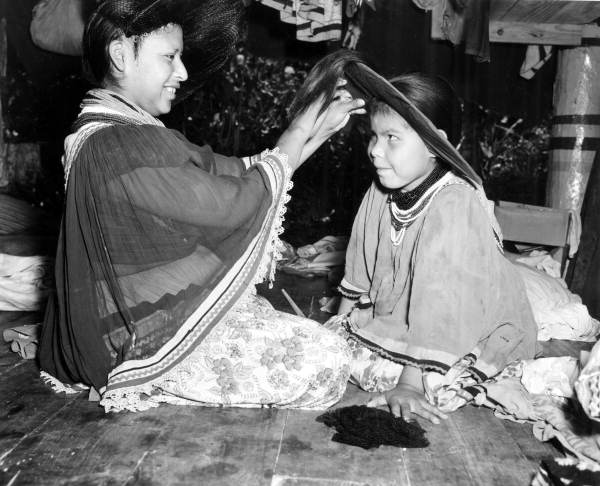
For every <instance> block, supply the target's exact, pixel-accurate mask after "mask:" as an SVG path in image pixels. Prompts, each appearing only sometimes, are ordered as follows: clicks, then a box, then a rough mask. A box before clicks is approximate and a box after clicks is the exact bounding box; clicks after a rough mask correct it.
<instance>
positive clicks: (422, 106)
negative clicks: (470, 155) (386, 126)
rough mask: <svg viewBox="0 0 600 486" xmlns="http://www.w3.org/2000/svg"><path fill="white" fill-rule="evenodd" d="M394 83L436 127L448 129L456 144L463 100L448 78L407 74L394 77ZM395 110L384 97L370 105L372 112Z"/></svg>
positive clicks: (447, 131)
mask: <svg viewBox="0 0 600 486" xmlns="http://www.w3.org/2000/svg"><path fill="white" fill-rule="evenodd" d="M390 83H391V84H392V85H393V86H394V88H396V89H397V90H398V91H400V92H401V93H402V94H403V95H404V96H406V97H407V98H408V99H409V100H410V101H411V102H412V103H413V104H414V105H415V106H416V107H417V108H418V109H419V110H420V111H421V112H422V113H423V114H424V115H425V116H426V117H427V118H429V119H430V120H431V122H432V123H433V124H434V125H435V126H436V128H438V129H441V130H444V132H446V135H447V136H448V140H449V141H450V143H451V144H452V145H454V146H456V145H457V144H458V143H459V141H460V136H461V104H460V101H459V99H458V97H457V96H456V93H455V92H454V90H453V89H452V87H451V86H450V84H449V83H448V82H446V81H445V80H443V79H442V78H439V77H432V76H428V75H426V74H423V73H410V74H403V75H400V76H397V77H395V78H392V79H391V80H390ZM389 112H394V110H393V109H392V108H391V107H390V106H389V105H388V104H386V103H385V102H383V101H381V100H373V101H372V102H371V103H370V105H369V113H370V114H371V115H375V114H379V113H382V114H383V113H389Z"/></svg>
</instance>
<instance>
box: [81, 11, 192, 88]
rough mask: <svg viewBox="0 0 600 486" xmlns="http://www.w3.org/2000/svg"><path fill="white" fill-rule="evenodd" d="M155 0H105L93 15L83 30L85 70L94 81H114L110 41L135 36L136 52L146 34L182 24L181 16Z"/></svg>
mask: <svg viewBox="0 0 600 486" xmlns="http://www.w3.org/2000/svg"><path fill="white" fill-rule="evenodd" d="M166 5H167V4H166V2H160V1H158V2H157V1H152V0H105V1H103V2H101V3H100V4H99V5H98V8H97V9H96V10H95V11H94V12H93V13H92V15H91V16H90V18H89V20H88V22H87V24H86V26H85V30H84V32H83V73H84V75H85V77H86V78H87V79H88V81H90V82H91V83H92V84H94V85H96V86H103V85H105V84H106V83H107V82H114V81H115V79H114V76H113V74H112V70H111V64H112V61H111V58H110V51H109V47H110V43H111V42H112V41H114V40H118V39H120V38H121V37H133V39H134V54H135V55H137V51H138V49H139V46H140V44H141V42H142V39H143V35H144V34H148V33H150V32H153V31H155V30H157V29H159V28H161V27H163V26H165V25H168V24H178V25H180V23H181V16H180V15H178V14H177V13H176V12H174V11H173V9H169V8H167V6H166Z"/></svg>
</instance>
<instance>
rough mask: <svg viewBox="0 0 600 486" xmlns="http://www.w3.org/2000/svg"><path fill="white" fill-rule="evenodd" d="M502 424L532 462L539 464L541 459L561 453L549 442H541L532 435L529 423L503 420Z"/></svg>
mask: <svg viewBox="0 0 600 486" xmlns="http://www.w3.org/2000/svg"><path fill="white" fill-rule="evenodd" d="M502 425H503V426H504V428H505V429H506V430H507V432H508V433H509V434H510V436H511V437H512V438H513V439H514V441H515V443H516V444H517V445H518V446H519V449H520V450H521V452H522V453H523V455H524V456H525V457H526V458H527V460H528V461H529V462H530V463H532V464H534V465H535V464H539V463H540V461H541V460H542V459H547V458H549V457H557V456H560V455H562V452H560V451H558V450H557V449H556V448H555V447H553V446H552V444H551V443H550V442H542V441H541V440H537V439H536V438H535V437H534V436H533V432H532V430H531V428H532V427H531V424H519V423H516V422H511V421H509V420H503V421H502Z"/></svg>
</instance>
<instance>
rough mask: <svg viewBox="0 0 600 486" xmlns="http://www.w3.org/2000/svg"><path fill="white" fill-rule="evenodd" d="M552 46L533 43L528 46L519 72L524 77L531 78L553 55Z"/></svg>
mask: <svg viewBox="0 0 600 486" xmlns="http://www.w3.org/2000/svg"><path fill="white" fill-rule="evenodd" d="M552 49H553V48H552V46H542V45H531V46H527V50H526V51H525V59H524V60H523V64H521V68H520V70H519V74H520V75H521V77H522V78H525V79H531V78H533V77H534V76H535V75H536V73H537V72H538V71H539V70H540V69H541V68H542V66H543V65H544V64H546V61H548V59H550V58H551V57H552Z"/></svg>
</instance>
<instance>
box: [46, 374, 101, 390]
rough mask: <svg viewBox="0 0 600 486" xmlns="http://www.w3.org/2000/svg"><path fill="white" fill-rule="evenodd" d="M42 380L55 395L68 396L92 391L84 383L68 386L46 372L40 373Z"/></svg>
mask: <svg viewBox="0 0 600 486" xmlns="http://www.w3.org/2000/svg"><path fill="white" fill-rule="evenodd" d="M40 378H41V379H42V381H43V382H44V383H45V384H46V385H49V386H50V388H52V391H54V392H55V393H66V394H67V395H74V394H76V393H82V392H84V391H87V390H89V389H90V387H89V386H87V385H84V384H83V383H75V384H73V385H67V384H65V383H63V382H62V381H60V380H59V379H58V378H55V377H54V376H52V375H51V374H49V373H46V372H45V371H40Z"/></svg>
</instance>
